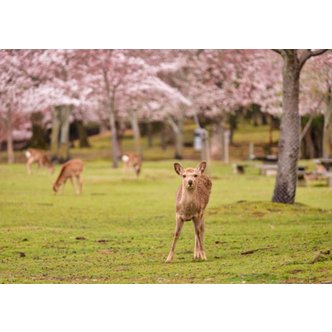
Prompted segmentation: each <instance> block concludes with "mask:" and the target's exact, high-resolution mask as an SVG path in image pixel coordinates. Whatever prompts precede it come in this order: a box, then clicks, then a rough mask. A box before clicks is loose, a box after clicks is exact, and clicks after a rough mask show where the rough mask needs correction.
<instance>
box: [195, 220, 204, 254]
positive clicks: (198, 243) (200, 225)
mask: <svg viewBox="0 0 332 332" xmlns="http://www.w3.org/2000/svg"><path fill="white" fill-rule="evenodd" d="M193 222H194V227H195V250H194V259H203V260H206V255H205V252H204V248H203V240H204V219H203V216H198V217H195V218H194V219H193Z"/></svg>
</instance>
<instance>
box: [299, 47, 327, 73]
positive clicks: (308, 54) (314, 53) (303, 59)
mask: <svg viewBox="0 0 332 332" xmlns="http://www.w3.org/2000/svg"><path fill="white" fill-rule="evenodd" d="M326 51H327V49H321V50H316V51H311V50H305V51H304V52H303V53H302V55H301V57H300V59H299V70H300V71H301V69H302V67H303V66H304V64H305V63H306V61H307V60H308V59H310V58H311V57H314V56H318V55H321V54H323V53H325V52H326Z"/></svg>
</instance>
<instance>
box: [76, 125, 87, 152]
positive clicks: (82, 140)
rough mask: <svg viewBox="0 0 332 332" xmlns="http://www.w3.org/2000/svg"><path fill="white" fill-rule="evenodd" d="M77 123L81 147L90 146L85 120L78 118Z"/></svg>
mask: <svg viewBox="0 0 332 332" xmlns="http://www.w3.org/2000/svg"><path fill="white" fill-rule="evenodd" d="M75 124H76V129H77V133H78V138H79V141H80V148H89V147H90V143H89V140H88V133H87V130H86V127H85V126H84V123H83V121H82V120H77V121H76V123H75Z"/></svg>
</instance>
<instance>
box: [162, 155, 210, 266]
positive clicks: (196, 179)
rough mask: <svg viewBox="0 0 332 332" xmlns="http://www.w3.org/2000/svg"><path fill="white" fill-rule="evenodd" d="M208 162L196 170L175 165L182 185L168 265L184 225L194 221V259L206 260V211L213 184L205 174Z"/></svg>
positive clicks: (177, 203)
mask: <svg viewBox="0 0 332 332" xmlns="http://www.w3.org/2000/svg"><path fill="white" fill-rule="evenodd" d="M205 168H206V162H205V161H202V162H201V163H200V164H199V165H198V166H197V167H196V168H186V169H184V168H183V167H182V166H181V165H180V164H179V163H175V164H174V169H175V172H176V173H177V174H179V175H180V176H182V184H181V185H180V187H179V189H178V191H177V194H176V227H175V234H174V240H173V244H172V247H171V250H170V252H169V255H168V257H167V260H166V263H169V262H171V261H172V259H173V256H174V250H175V245H176V242H177V240H178V238H179V236H180V233H181V229H182V226H183V223H184V222H185V221H188V220H192V221H193V223H194V227H195V247H194V259H204V260H205V259H206V256H205V252H204V249H203V239H204V218H203V214H204V210H205V207H206V206H207V204H208V202H209V197H210V193H211V187H212V182H211V180H210V178H209V177H208V176H206V175H205V174H203V173H204V170H205Z"/></svg>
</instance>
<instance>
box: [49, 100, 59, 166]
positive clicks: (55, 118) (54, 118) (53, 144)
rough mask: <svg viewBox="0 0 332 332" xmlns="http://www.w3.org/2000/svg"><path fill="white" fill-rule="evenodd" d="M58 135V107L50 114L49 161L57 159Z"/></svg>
mask: <svg viewBox="0 0 332 332" xmlns="http://www.w3.org/2000/svg"><path fill="white" fill-rule="evenodd" d="M59 134H60V107H59V106H56V107H54V108H53V112H52V132H51V156H52V157H51V159H52V160H57V159H58V150H59Z"/></svg>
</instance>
